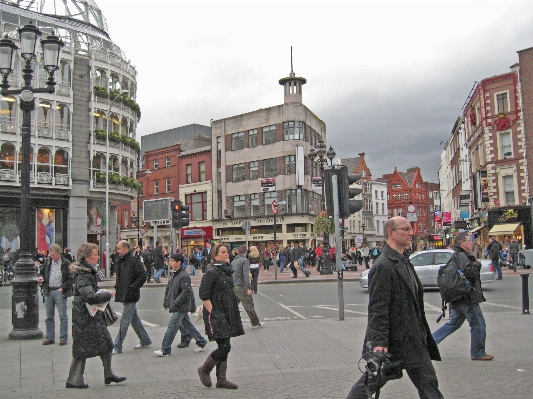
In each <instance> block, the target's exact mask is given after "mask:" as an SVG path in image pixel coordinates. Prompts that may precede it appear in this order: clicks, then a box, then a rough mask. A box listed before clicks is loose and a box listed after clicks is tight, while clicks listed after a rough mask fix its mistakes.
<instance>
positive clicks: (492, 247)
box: [487, 237, 502, 280]
mask: <svg viewBox="0 0 533 399" xmlns="http://www.w3.org/2000/svg"><path fill="white" fill-rule="evenodd" d="M487 250H488V252H489V258H490V260H491V261H492V266H494V269H496V273H497V274H498V280H501V279H502V267H501V265H500V259H501V258H500V255H501V253H502V246H501V245H500V243H499V242H498V241H497V240H496V239H494V237H489V245H488V246H487Z"/></svg>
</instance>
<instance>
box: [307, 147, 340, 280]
mask: <svg viewBox="0 0 533 399" xmlns="http://www.w3.org/2000/svg"><path fill="white" fill-rule="evenodd" d="M336 155H337V154H336V153H335V151H334V150H333V147H332V146H329V150H327V151H326V144H325V143H324V141H323V140H319V141H318V144H317V145H316V148H311V149H310V150H309V153H308V154H307V157H308V158H309V159H310V160H311V162H313V161H314V162H316V163H317V164H318V165H319V167H320V176H321V177H322V209H323V210H326V196H325V194H324V169H325V168H326V167H328V166H329V167H331V166H332V165H333V159H334V158H335V156H336ZM328 160H329V162H328ZM329 211H330V212H332V211H333V209H330V210H329ZM322 244H323V250H322V251H323V256H324V266H323V267H321V268H320V274H333V269H332V267H331V259H330V258H329V235H328V234H326V233H324V239H323V240H322ZM337 246H338V244H337Z"/></svg>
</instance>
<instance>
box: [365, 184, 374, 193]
mask: <svg viewBox="0 0 533 399" xmlns="http://www.w3.org/2000/svg"><path fill="white" fill-rule="evenodd" d="M363 193H364V194H371V193H372V186H371V184H370V182H364V183H363Z"/></svg>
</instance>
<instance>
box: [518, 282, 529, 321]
mask: <svg viewBox="0 0 533 399" xmlns="http://www.w3.org/2000/svg"><path fill="white" fill-rule="evenodd" d="M520 276H521V277H522V314H529V289H528V285H527V283H528V278H529V274H527V273H521V274H520Z"/></svg>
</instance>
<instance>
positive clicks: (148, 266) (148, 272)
mask: <svg viewBox="0 0 533 399" xmlns="http://www.w3.org/2000/svg"><path fill="white" fill-rule="evenodd" d="M144 267H145V268H146V281H150V280H151V279H152V273H153V270H152V265H151V264H149V263H145V264H144Z"/></svg>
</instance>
